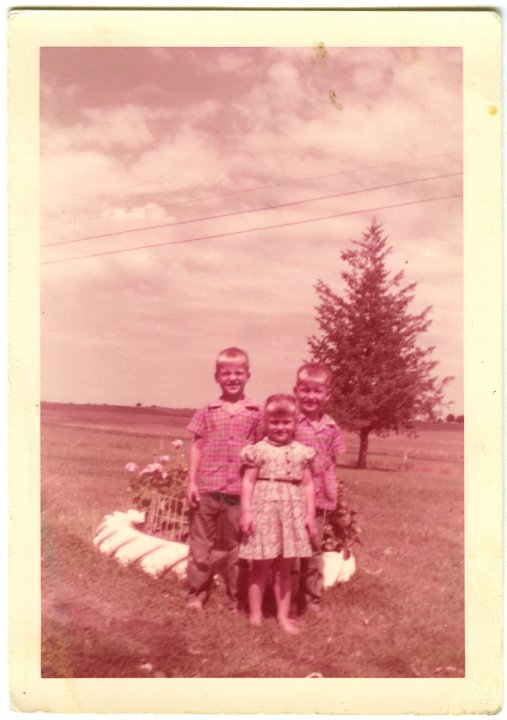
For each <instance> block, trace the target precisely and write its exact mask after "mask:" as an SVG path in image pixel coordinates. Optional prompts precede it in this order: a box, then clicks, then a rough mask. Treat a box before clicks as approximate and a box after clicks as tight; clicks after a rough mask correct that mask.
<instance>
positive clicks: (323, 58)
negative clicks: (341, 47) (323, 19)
mask: <svg viewBox="0 0 507 720" xmlns="http://www.w3.org/2000/svg"><path fill="white" fill-rule="evenodd" d="M313 51H314V52H313V58H312V65H313V67H314V68H315V70H317V72H319V73H321V74H322V75H324V74H325V73H326V72H327V62H328V60H329V57H328V53H327V48H326V46H325V45H324V43H323V42H318V43H316V44H315V45H314V46H313Z"/></svg>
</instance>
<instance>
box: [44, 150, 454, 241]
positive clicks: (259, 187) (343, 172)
mask: <svg viewBox="0 0 507 720" xmlns="http://www.w3.org/2000/svg"><path fill="white" fill-rule="evenodd" d="M453 154H455V153H452V152H451V153H438V154H437V155H426V157H422V158H413V159H410V160H394V161H393V162H388V163H377V164H376V165H364V166H363V167H358V168H350V169H349V170H340V171H338V172H334V173H327V174H326V175H310V176H308V177H304V178H298V179H296V180H282V181H280V182H277V183H271V184H269V185H256V186H255V187H251V188H243V189H242V190H229V192H223V193H217V194H215V195H204V196H202V197H197V198H190V199H188V200H179V201H178V202H174V203H170V204H168V205H160V207H162V208H164V209H166V210H167V209H169V208H172V207H178V206H180V205H188V204H189V203H194V202H204V201H205V200H216V199H218V198H224V197H229V196H231V195H240V194H242V193H248V192H254V191H255V190H268V189H270V188H275V187H282V186H283V185H295V184H297V183H302V182H307V181H308V180H324V179H326V178H330V177H337V176H338V175H350V173H356V172H362V171H363V170H375V169H377V168H382V167H391V166H392V165H406V164H407V163H411V162H414V163H417V162H424V161H426V160H436V158H441V157H448V156H449V155H453ZM188 189H189V188H187V190H188ZM100 217H102V215H88V216H86V217H83V218H77V219H76V218H73V219H72V220H66V221H65V222H62V223H48V225H47V227H50V228H51V227H63V226H65V225H75V224H76V223H78V222H85V221H86V220H95V219H97V218H100Z"/></svg>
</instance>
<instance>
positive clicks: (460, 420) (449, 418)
mask: <svg viewBox="0 0 507 720" xmlns="http://www.w3.org/2000/svg"><path fill="white" fill-rule="evenodd" d="M445 421H446V422H448V423H452V422H456V423H464V422H465V416H464V415H454V414H453V413H449V414H448V415H447V417H446V418H445Z"/></svg>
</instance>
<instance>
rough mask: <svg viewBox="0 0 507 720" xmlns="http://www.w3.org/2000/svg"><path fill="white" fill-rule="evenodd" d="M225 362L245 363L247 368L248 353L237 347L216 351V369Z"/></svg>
mask: <svg viewBox="0 0 507 720" xmlns="http://www.w3.org/2000/svg"><path fill="white" fill-rule="evenodd" d="M226 362H241V363H243V364H244V365H246V367H247V369H248V368H249V361H248V355H247V354H246V352H245V351H244V350H240V348H237V347H230V348H225V350H221V351H220V352H219V353H218V355H217V359H216V363H215V366H216V369H217V370H218V368H219V367H220V365H222V364H223V363H226Z"/></svg>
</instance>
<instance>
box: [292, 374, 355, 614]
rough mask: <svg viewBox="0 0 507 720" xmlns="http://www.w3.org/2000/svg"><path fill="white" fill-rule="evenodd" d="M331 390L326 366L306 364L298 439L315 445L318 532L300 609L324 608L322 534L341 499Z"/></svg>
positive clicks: (304, 571)
mask: <svg viewBox="0 0 507 720" xmlns="http://www.w3.org/2000/svg"><path fill="white" fill-rule="evenodd" d="M330 391H331V373H330V371H329V369H328V368H327V367H326V366H325V365H321V364H319V363H306V364H304V365H302V366H301V367H300V368H299V370H298V371H297V376H296V386H295V388H294V395H295V396H296V398H297V400H298V405H299V412H300V415H299V419H298V422H297V424H296V434H295V437H296V440H298V441H299V442H300V443H303V445H308V446H309V447H312V448H313V449H314V450H315V451H316V452H315V458H314V460H313V463H312V474H313V481H314V483H315V510H316V512H315V514H316V524H317V535H316V537H315V543H314V548H313V555H312V557H311V558H306V559H305V558H302V559H301V560H300V563H299V567H300V573H299V576H298V577H296V578H295V584H297V586H298V587H297V588H293V597H294V603H295V604H297V608H295V609H297V610H300V609H302V608H304V607H309V608H311V609H313V610H317V611H319V610H320V604H321V600H322V590H323V558H322V534H323V528H324V523H325V519H326V513H327V512H329V511H331V510H334V509H335V508H336V505H337V501H338V499H339V494H341V492H340V493H339V490H340V491H341V484H340V485H339V484H338V481H337V478H336V455H337V454H338V453H344V452H345V442H344V439H343V435H342V431H341V430H340V428H339V427H338V425H337V424H336V422H335V421H334V420H333V418H332V417H331V416H330V415H327V414H326V413H325V412H324V406H325V404H326V402H327V400H328V398H329V394H330Z"/></svg>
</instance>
